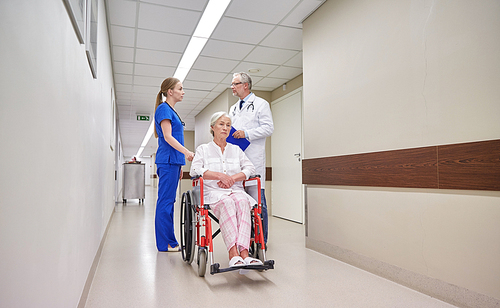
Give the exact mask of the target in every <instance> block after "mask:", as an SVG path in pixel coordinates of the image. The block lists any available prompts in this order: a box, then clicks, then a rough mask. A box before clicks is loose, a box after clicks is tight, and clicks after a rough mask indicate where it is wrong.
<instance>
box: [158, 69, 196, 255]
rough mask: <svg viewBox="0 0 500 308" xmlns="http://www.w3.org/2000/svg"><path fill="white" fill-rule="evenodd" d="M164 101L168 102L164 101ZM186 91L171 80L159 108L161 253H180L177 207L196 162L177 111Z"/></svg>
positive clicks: (163, 86)
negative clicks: (189, 166)
mask: <svg viewBox="0 0 500 308" xmlns="http://www.w3.org/2000/svg"><path fill="white" fill-rule="evenodd" d="M163 97H165V98H166V100H165V101H163ZM183 97H184V90H183V87H182V83H181V82H180V81H179V79H177V78H173V77H169V78H167V79H165V80H164V81H163V82H162V84H161V89H160V92H159V93H158V95H157V97H156V105H155V137H156V138H158V150H157V151H156V167H157V168H156V169H157V174H158V177H159V183H158V200H157V202H156V215H155V234H156V247H157V248H158V251H171V252H174V251H180V247H179V243H178V242H177V240H176V238H175V234H174V203H175V194H176V191H177V185H178V183H179V179H180V178H181V175H182V166H183V165H185V163H186V161H185V158H187V160H189V161H192V160H193V157H194V153H193V152H191V151H189V150H188V149H186V148H185V147H184V122H182V120H181V118H180V117H179V115H178V114H177V112H176V111H175V109H174V107H175V104H177V103H178V102H180V101H182V98H183Z"/></svg>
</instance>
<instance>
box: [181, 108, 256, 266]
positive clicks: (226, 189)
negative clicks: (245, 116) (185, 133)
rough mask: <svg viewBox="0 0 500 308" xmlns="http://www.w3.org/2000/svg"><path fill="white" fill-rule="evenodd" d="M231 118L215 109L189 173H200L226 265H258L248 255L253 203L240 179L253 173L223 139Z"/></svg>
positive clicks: (249, 165)
mask: <svg viewBox="0 0 500 308" xmlns="http://www.w3.org/2000/svg"><path fill="white" fill-rule="evenodd" d="M230 130H231V119H230V118H229V116H228V115H227V114H226V113H225V112H216V113H215V114H214V115H213V116H212V118H211V120H210V133H211V134H212V136H213V137H214V138H213V141H211V142H209V143H207V144H202V145H200V146H199V147H198V148H197V149H196V154H195V156H194V159H193V161H192V163H191V171H190V175H191V176H192V177H194V176H197V175H201V176H203V183H204V197H203V198H204V202H205V204H210V208H211V209H212V211H213V212H214V214H215V216H217V218H218V219H219V226H220V229H221V234H222V237H223V239H224V243H225V244H226V247H227V250H228V252H229V260H230V261H229V266H230V267H239V266H244V265H249V264H255V265H256V264H262V262H261V261H260V260H258V259H254V258H251V257H249V255H248V248H249V246H250V230H251V217H250V204H251V202H255V201H254V200H253V199H252V197H250V196H249V195H248V194H247V193H246V192H245V190H244V188H243V181H244V180H246V179H248V178H249V176H250V175H252V174H254V173H255V167H254V165H253V164H252V162H251V161H250V160H249V159H248V158H247V157H246V156H245V153H243V151H242V150H241V149H240V148H239V147H238V146H236V145H233V144H230V143H227V142H226V138H227V137H228V136H229V132H230Z"/></svg>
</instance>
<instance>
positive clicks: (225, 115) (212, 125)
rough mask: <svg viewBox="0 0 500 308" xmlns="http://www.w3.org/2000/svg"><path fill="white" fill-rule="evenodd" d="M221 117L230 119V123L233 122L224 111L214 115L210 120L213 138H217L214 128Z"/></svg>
mask: <svg viewBox="0 0 500 308" xmlns="http://www.w3.org/2000/svg"><path fill="white" fill-rule="evenodd" d="M221 117H227V118H229V121H231V118H230V117H229V115H228V114H227V113H226V112H224V111H218V112H216V113H214V114H213V115H212V118H210V134H212V136H213V137H215V136H214V130H213V129H212V127H214V125H215V123H217V120H219V119H220V118H221Z"/></svg>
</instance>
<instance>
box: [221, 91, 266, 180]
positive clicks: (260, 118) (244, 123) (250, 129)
mask: <svg viewBox="0 0 500 308" xmlns="http://www.w3.org/2000/svg"><path fill="white" fill-rule="evenodd" d="M252 107H253V108H252ZM229 116H230V117H231V124H232V126H233V127H234V128H235V129H236V130H243V131H245V133H246V134H247V135H248V138H247V139H248V141H250V145H249V146H248V147H247V148H246V150H245V154H246V156H247V157H248V159H250V161H251V162H252V163H253V164H254V166H255V170H256V173H257V174H259V175H260V176H261V181H262V186H263V187H262V188H264V183H265V181H266V137H270V136H271V135H272V133H273V131H274V124H273V116H272V114H271V108H270V106H269V103H268V102H267V101H266V100H265V99H262V98H260V97H257V96H255V94H253V93H252V94H251V95H250V97H249V98H248V100H247V101H246V102H245V103H244V104H243V108H242V109H241V110H240V100H238V101H237V102H236V104H234V105H233V106H231V108H229Z"/></svg>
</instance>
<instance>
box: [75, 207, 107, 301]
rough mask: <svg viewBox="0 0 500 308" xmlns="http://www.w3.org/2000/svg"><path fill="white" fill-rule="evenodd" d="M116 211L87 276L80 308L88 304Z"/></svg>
mask: <svg viewBox="0 0 500 308" xmlns="http://www.w3.org/2000/svg"><path fill="white" fill-rule="evenodd" d="M114 214H115V211H114V210H113V212H111V216H110V217H109V220H108V225H107V226H106V230H105V231H104V234H103V236H102V239H101V243H100V244H99V249H97V252H96V254H95V257H94V262H92V266H91V267H90V271H89V275H88V276H87V281H86V282H85V286H84V288H83V292H82V296H81V297H80V301H79V302H78V306H77V307H78V308H85V304H86V303H87V298H88V296H89V292H90V287H91V286H92V281H93V280H94V275H95V272H96V271H97V265H98V264H99V260H100V259H101V253H102V248H103V247H104V243H105V242H106V237H107V236H108V230H109V225H110V224H111V219H113V215H114Z"/></svg>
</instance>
